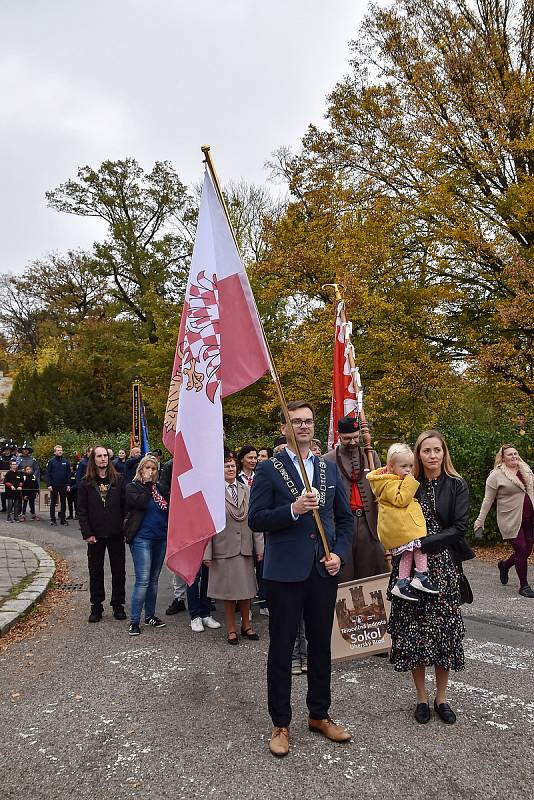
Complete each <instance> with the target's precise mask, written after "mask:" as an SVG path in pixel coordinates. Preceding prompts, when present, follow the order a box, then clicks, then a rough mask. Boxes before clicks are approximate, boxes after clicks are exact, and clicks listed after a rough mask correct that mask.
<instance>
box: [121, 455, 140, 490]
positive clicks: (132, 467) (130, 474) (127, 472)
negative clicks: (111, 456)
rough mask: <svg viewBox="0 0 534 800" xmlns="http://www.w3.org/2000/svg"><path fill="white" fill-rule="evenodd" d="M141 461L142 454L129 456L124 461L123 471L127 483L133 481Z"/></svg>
mask: <svg viewBox="0 0 534 800" xmlns="http://www.w3.org/2000/svg"><path fill="white" fill-rule="evenodd" d="M140 461H141V456H129V457H128V458H127V459H126V461H125V462H124V469H123V471H122V474H123V476H124V483H125V484H127V483H130V482H131V481H133V479H134V477H135V473H136V472H137V467H138V466H139V462H140Z"/></svg>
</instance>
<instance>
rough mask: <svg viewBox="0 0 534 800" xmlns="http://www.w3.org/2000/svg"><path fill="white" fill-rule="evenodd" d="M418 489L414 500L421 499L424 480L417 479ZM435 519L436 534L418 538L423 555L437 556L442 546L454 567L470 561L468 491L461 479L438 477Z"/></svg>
mask: <svg viewBox="0 0 534 800" xmlns="http://www.w3.org/2000/svg"><path fill="white" fill-rule="evenodd" d="M419 480H420V482H421V486H420V487H419V489H418V490H417V494H416V497H419V498H420V499H421V498H422V497H424V496H425V494H426V490H425V478H424V477H421V478H420V479H419ZM435 497H436V508H435V512H436V517H437V519H438V522H439V524H440V526H441V531H440V533H436V534H434V535H433V536H425V537H424V538H423V539H421V550H422V552H423V553H439V552H440V551H441V550H444V549H445V548H446V547H447V548H448V549H449V550H450V553H451V555H452V557H453V559H454V561H455V563H456V564H461V562H462V561H467V560H468V559H470V558H474V553H473V551H472V550H471V548H470V546H469V544H468V543H467V541H466V538H465V535H466V533H467V524H468V520H469V489H468V487H467V483H466V482H465V481H464V479H463V478H454V477H451V476H450V475H447V474H446V473H445V472H442V473H441V475H440V476H439V478H438V481H437V485H436V490H435Z"/></svg>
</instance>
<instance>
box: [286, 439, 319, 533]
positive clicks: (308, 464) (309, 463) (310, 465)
mask: <svg viewBox="0 0 534 800" xmlns="http://www.w3.org/2000/svg"><path fill="white" fill-rule="evenodd" d="M286 453H287V454H288V456H289V458H290V459H291V461H292V462H293V465H294V467H295V469H296V470H297V472H298V474H299V475H300V477H301V480H302V483H303V484H304V487H306V483H305V481H304V478H303V477H302V471H301V469H300V463H299V459H298V456H297V454H296V453H294V452H293V451H292V450H290V449H289V447H287V446H286ZM302 460H303V461H304V469H305V470H306V475H307V476H308V480H309V482H310V486H311V485H312V484H313V478H314V469H315V466H314V465H315V461H314V455H313V453H312V451H311V450H308V455H307V456H306V458H303V459H302ZM291 516H292V517H293V519H294V520H295V522H296V521H297V520H298V518H299V515H298V514H295V512H294V511H293V503H291Z"/></svg>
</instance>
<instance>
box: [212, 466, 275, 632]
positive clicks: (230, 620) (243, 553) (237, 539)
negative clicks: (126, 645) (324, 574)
mask: <svg viewBox="0 0 534 800" xmlns="http://www.w3.org/2000/svg"><path fill="white" fill-rule="evenodd" d="M236 472H237V469H236V462H235V459H234V456H233V454H232V453H231V452H230V451H229V450H225V454H224V480H225V483H226V489H225V501H226V527H225V528H224V530H222V531H221V532H220V533H217V534H215V536H213V537H212V539H211V540H210V541H209V543H208V546H207V547H206V551H205V553H204V563H205V564H206V565H207V566H208V567H209V570H210V573H209V582H208V597H213V598H214V599H216V600H217V599H218V600H223V601H224V613H225V616H226V631H227V635H226V638H227V640H228V644H233V645H235V644H237V643H238V641H239V639H238V636H237V631H236V628H235V607H236V603H237V605H238V606H239V611H240V613H241V635H242V636H244V637H246V638H247V639H251V640H253V641H257V640H258V639H259V636H258V634H257V633H255V631H254V629H253V628H252V625H251V623H250V619H249V617H250V601H251V598H252V597H254V596H255V594H256V591H257V588H258V585H257V583H256V573H255V570H254V552H255V553H256V558H257V559H258V561H261V559H262V558H263V534H262V533H252V531H251V530H250V528H249V527H248V521H247V517H248V502H249V496H250V489H249V488H248V486H245V485H244V484H243V483H241V482H240V481H238V480H236ZM253 543H254V547H253Z"/></svg>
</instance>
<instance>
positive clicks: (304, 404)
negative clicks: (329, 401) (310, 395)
mask: <svg viewBox="0 0 534 800" xmlns="http://www.w3.org/2000/svg"><path fill="white" fill-rule="evenodd" d="M299 408H309V409H310V411H311V412H312V416H313V418H314V419H315V408H314V407H313V406H312V404H311V403H308V401H307V400H292V401H291V402H290V403H288V404H287V410H288V411H297V410H298V409H299ZM278 416H279V418H280V422H281V423H282V425H285V424H286V422H287V420H286V418H285V417H284V412H283V411H282V410H280V412H279V414H278Z"/></svg>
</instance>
